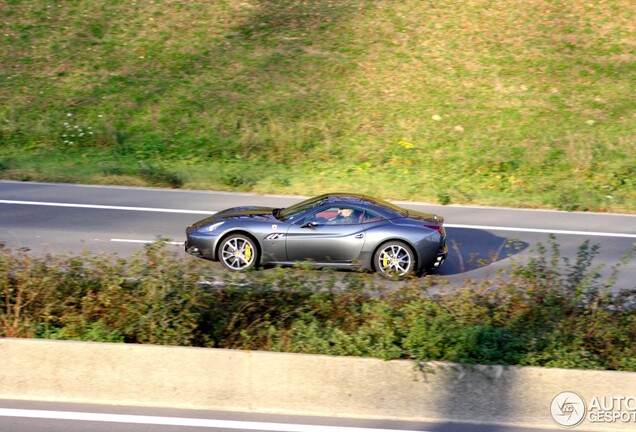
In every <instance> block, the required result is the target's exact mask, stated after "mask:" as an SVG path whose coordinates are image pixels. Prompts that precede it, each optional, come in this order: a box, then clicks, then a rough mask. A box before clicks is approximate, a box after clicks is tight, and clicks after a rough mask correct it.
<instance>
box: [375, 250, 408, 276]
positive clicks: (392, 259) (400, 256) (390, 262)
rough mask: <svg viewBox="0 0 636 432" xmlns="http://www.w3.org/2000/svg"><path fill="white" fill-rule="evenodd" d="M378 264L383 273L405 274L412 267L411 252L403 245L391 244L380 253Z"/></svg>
mask: <svg viewBox="0 0 636 432" xmlns="http://www.w3.org/2000/svg"><path fill="white" fill-rule="evenodd" d="M378 266H379V267H380V270H381V271H382V272H383V273H387V274H394V275H398V276H403V275H404V274H406V273H407V272H408V271H409V269H410V267H411V254H410V253H409V251H408V250H406V249H405V248H403V247H402V246H398V245H391V246H389V247H387V248H386V249H384V250H383V251H382V253H380V256H379V258H378Z"/></svg>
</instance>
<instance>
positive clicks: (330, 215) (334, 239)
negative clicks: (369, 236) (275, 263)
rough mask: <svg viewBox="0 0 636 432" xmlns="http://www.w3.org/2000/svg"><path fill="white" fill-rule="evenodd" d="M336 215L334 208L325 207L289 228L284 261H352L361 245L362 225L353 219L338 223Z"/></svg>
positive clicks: (363, 233) (362, 243)
mask: <svg viewBox="0 0 636 432" xmlns="http://www.w3.org/2000/svg"><path fill="white" fill-rule="evenodd" d="M337 214H338V208H337V207H329V206H327V207H323V208H321V209H319V210H318V211H316V212H312V213H311V214H310V215H308V216H306V217H304V218H303V220H300V221H297V222H296V223H294V224H293V225H291V226H290V227H289V230H288V231H287V236H286V237H285V240H286V249H287V258H288V260H289V261H312V262H316V263H350V262H352V261H355V260H356V259H357V258H358V257H359V256H360V252H361V251H362V247H363V246H364V241H365V231H364V225H363V224H362V223H360V222H359V221H358V220H357V219H356V220H355V222H348V223H338V222H337V220H336V216H337ZM330 221H333V222H331V223H330Z"/></svg>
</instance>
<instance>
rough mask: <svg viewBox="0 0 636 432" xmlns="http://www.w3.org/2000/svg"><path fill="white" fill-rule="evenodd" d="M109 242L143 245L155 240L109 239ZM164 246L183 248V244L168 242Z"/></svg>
mask: <svg viewBox="0 0 636 432" xmlns="http://www.w3.org/2000/svg"><path fill="white" fill-rule="evenodd" d="M110 241H112V242H116V243H144V244H148V243H154V242H155V241H156V240H132V239H117V238H112V239H110ZM166 244H169V245H175V246H183V242H174V241H169V242H166Z"/></svg>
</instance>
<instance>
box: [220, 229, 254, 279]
mask: <svg viewBox="0 0 636 432" xmlns="http://www.w3.org/2000/svg"><path fill="white" fill-rule="evenodd" d="M220 252H221V253H220V257H219V258H220V261H221V264H223V266H224V267H226V268H228V269H230V270H234V271H245V270H249V269H251V268H253V267H255V266H256V264H258V249H257V248H256V245H255V243H254V240H252V239H251V238H249V237H247V236H244V235H242V234H234V235H231V236H229V237H227V238H225V239H224V240H223V243H222V244H221V249H220Z"/></svg>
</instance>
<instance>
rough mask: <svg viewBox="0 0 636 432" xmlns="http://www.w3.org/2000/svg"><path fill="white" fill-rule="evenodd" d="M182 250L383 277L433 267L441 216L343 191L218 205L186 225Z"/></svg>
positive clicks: (242, 265) (248, 265)
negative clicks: (280, 203) (285, 203)
mask: <svg viewBox="0 0 636 432" xmlns="http://www.w3.org/2000/svg"><path fill="white" fill-rule="evenodd" d="M185 249H186V251H187V252H188V253H189V254H192V255H194V256H197V257H200V258H204V259H207V260H211V261H220V262H221V264H222V265H223V266H224V267H226V268H228V269H229V270H233V271H245V270H248V269H252V268H254V267H256V266H258V265H291V264H294V263H297V262H309V263H312V264H315V265H317V266H319V267H357V268H362V269H367V270H371V271H376V272H378V273H379V274H381V275H382V276H384V277H386V278H390V279H394V278H402V277H405V276H408V275H416V274H421V273H423V272H428V271H430V270H434V269H437V268H439V267H441V266H442V264H443V263H444V260H445V259H446V255H447V253H448V248H447V246H446V231H445V230H444V218H443V217H441V216H438V215H434V214H429V213H422V212H418V211H414V210H409V209H405V208H402V207H398V206H396V205H394V204H391V203H388V202H385V201H382V200H379V199H374V198H371V197H368V196H364V195H357V194H348V193H332V194H325V195H320V196H317V197H314V198H310V199H308V200H306V201H302V202H299V203H297V204H295V205H292V206H290V207H287V208H273V207H272V208H270V207H234V208H230V209H227V210H223V211H220V212H218V213H215V214H214V215H212V216H210V217H208V218H206V219H203V220H201V221H199V222H196V223H194V224H192V225H191V226H189V227H188V228H187V229H186V242H185Z"/></svg>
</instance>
